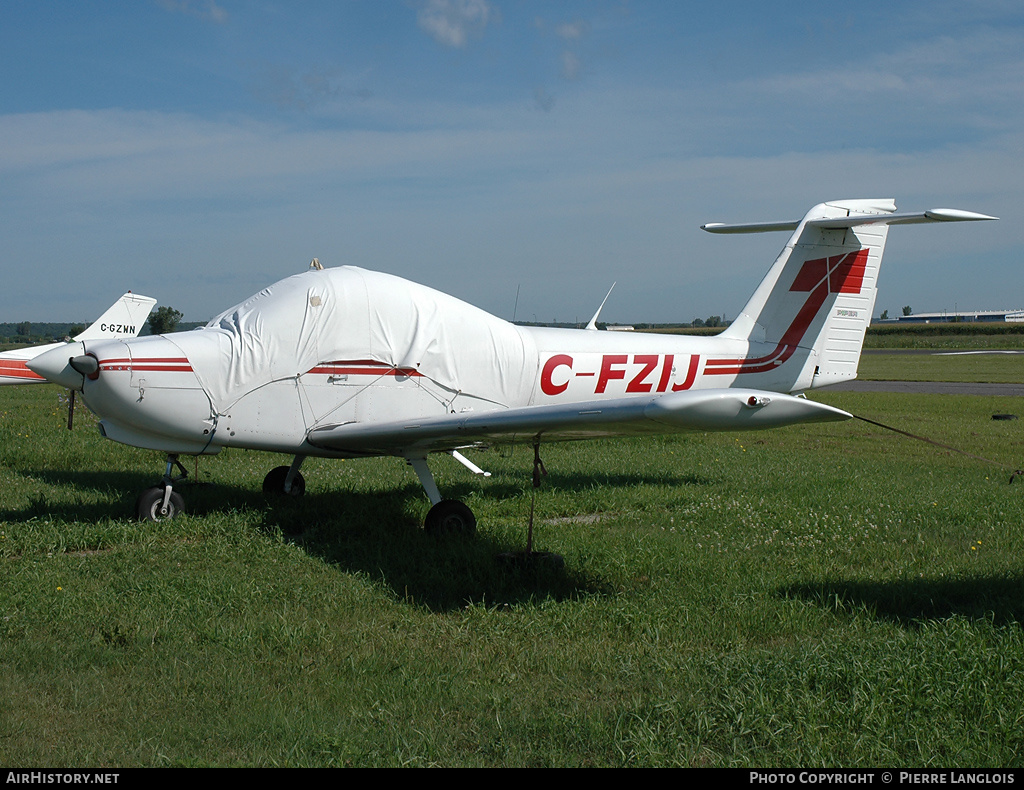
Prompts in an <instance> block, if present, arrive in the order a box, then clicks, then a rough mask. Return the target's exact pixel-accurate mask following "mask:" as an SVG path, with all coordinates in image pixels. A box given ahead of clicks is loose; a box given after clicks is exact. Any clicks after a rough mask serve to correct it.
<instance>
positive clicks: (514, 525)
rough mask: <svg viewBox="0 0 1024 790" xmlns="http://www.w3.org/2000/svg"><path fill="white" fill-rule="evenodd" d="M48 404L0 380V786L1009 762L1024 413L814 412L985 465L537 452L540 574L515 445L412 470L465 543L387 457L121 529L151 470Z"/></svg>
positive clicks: (984, 403) (857, 433)
mask: <svg viewBox="0 0 1024 790" xmlns="http://www.w3.org/2000/svg"><path fill="white" fill-rule="evenodd" d="M867 359H869V358H866V361H867ZM922 364H923V363H922ZM933 364H940V363H938V362H935V363H933ZM963 364H973V363H970V362H965V363H963ZM880 377H881V378H885V377H887V376H880ZM1018 380H1019V379H1018ZM60 397H61V393H60V392H59V391H58V390H57V389H56V388H53V387H50V386H36V387H24V388H3V389H0V763H2V764H3V765H6V766H48V767H73V766H89V767H100V766H112V767H130V766H164V765H173V766H191V765H204V766H207V765H209V766H270V765H275V766H346V765H350V766H399V765H408V766H427V765H440V766H761V767H793V766H807V767H815V766H842V767H854V766H865V767H888V766H914V767H928V766H947V767H966V766H970V767H981V766H1002V767H1008V766H1020V765H1021V764H1022V762H1024V760H1022V758H1021V754H1024V708H1022V707H1021V704H1020V700H1021V699H1022V698H1024V638H1022V630H1021V622H1022V619H1024V566H1022V561H1021V558H1022V556H1024V535H1022V528H1021V525H1022V524H1024V479H1018V480H1017V482H1015V483H1014V484H1012V485H1008V479H1009V476H1010V475H1009V472H1010V470H1008V469H1007V468H1006V467H1004V466H1002V465H1008V466H1009V467H1010V468H1011V469H1012V468H1017V467H1021V466H1024V409H1022V408H1021V404H1020V403H1019V401H1018V400H1017V399H998V398H987V397H948V396H903V395H889V394H860V393H822V394H814V395H813V397H815V398H816V399H819V400H823V401H827V402H829V403H831V404H833V405H836V406H839V407H841V408H844V409H847V410H850V411H852V412H854V413H856V414H858V415H863V416H865V417H870V418H872V419H876V420H879V421H881V422H885V423H887V424H891V425H895V426H897V427H900V428H902V429H904V430H908V431H911V432H913V433H917V434H924V435H928V436H931V437H934V438H936V439H938V440H939V441H942V442H944V443H947V444H951V445H954V446H957V447H960V448H962V449H964V450H965V451H967V452H971V453H974V454H976V455H980V456H984V457H986V458H990V459H992V461H993V463H984V462H980V461H977V460H973V459H971V458H967V457H964V456H961V455H958V454H955V453H949V452H947V451H943V450H939V449H936V448H935V447H932V446H929V445H926V444H923V443H920V442H914V441H912V440H909V439H907V438H904V437H901V436H898V435H895V434H892V433H889V432H886V431H883V430H881V429H878V428H875V427H873V426H870V425H867V424H865V423H862V422H859V421H850V422H845V423H834V424H829V425H821V426H804V427H796V428H789V429H783V430H778V431H773V432H763V433H756V434H709V435H685V436H672V437H666V438H657V439H647V440H630V441H620V442H611V441H608V442H603V441H602V442H592V443H581V444H567V445H559V446H556V445H551V446H547V447H544V448H542V450H543V458H544V461H545V464H546V466H547V468H548V470H549V473H550V474H549V476H548V477H547V478H545V479H544V482H543V486H542V488H541V489H540V491H539V492H538V494H537V498H536V509H537V519H538V521H537V527H536V530H537V538H536V540H537V548H539V549H542V550H546V551H551V552H557V553H558V554H560V555H561V556H562V557H563V558H564V567H561V568H559V567H557V566H556V565H540V566H538V567H535V568H530V569H520V568H515V567H510V566H509V565H507V564H506V563H504V562H502V561H501V560H500V559H499V557H498V555H499V554H500V553H502V552H506V551H510V550H515V549H519V548H522V547H523V544H524V541H525V533H526V523H527V519H528V514H529V507H530V496H531V489H530V472H531V468H532V452H531V451H530V450H529V449H528V448H518V449H516V450H515V451H514V452H511V453H504V454H499V453H497V452H487V453H475V454H473V456H472V457H473V459H474V460H475V461H477V462H478V463H479V464H481V465H482V466H484V467H485V468H487V469H488V470H490V471H492V472H493V477H491V478H490V479H489V480H486V481H480V480H478V479H477V478H473V477H471V476H470V475H469V474H468V473H466V472H465V470H464V469H463V468H462V467H461V466H459V465H458V464H456V463H455V462H454V461H452V460H451V459H449V458H446V457H442V458H439V459H438V460H437V461H436V462H434V466H435V468H436V473H437V477H438V483H439V485H440V486H441V489H442V491H443V492H445V493H447V494H450V495H452V496H456V497H459V498H462V499H464V500H466V501H467V502H468V503H469V504H470V505H471V507H473V509H474V511H475V512H476V513H477V516H478V519H479V521H480V528H479V534H478V536H477V538H476V540H474V541H472V542H469V543H464V542H459V541H454V542H444V541H440V542H439V541H435V540H431V539H428V538H427V536H426V535H424V534H423V532H422V530H421V529H420V528H419V526H418V525H419V523H421V520H422V518H423V516H424V514H425V513H426V510H427V507H428V503H427V500H426V498H425V496H424V495H423V493H422V491H421V489H420V487H419V485H418V483H417V482H416V478H415V475H414V474H413V473H412V471H411V470H410V469H408V468H407V467H406V466H405V465H404V464H403V463H402V462H400V461H397V460H392V459H377V460H369V461H345V462H327V461H316V460H310V461H308V462H307V464H306V466H305V467H304V468H303V473H304V475H305V477H306V481H307V493H306V496H305V497H304V498H303V499H302V500H300V501H293V502H286V503H284V504H282V505H276V506H275V505H269V504H267V503H266V502H265V501H264V500H263V497H262V494H261V493H260V484H261V481H262V478H263V475H264V474H265V473H266V471H267V470H268V469H270V468H271V467H272V466H275V465H277V464H279V463H281V462H282V459H281V458H280V457H275V456H270V455H265V454H260V453H247V452H241V451H226V452H224V453H222V454H221V455H220V456H218V457H216V458H209V459H202V460H201V461H200V462H199V466H198V472H199V481H198V482H197V483H193V484H189V485H184V486H182V487H181V488H180V490H181V492H182V493H183V494H184V496H185V500H186V504H187V506H188V508H189V513H188V514H187V515H185V516H184V517H182V518H180V519H178V520H175V521H173V522H170V523H163V524H159V525H152V524H140V523H137V522H135V521H134V519H133V518H132V517H131V514H132V512H133V502H134V499H135V496H136V494H137V493H138V490H139V489H141V488H143V487H145V486H148V485H152V484H153V483H155V482H156V481H157V479H158V478H159V475H160V474H161V473H162V459H161V457H160V456H159V454H157V453H152V452H144V451H139V450H135V449H132V448H127V447H122V446H119V445H115V444H113V443H111V442H108V441H105V440H102V439H100V437H99V436H98V435H97V434H96V432H95V429H94V428H93V427H92V425H91V421H90V420H89V419H88V418H87V417H86V416H85V413H84V410H80V411H79V412H78V414H77V415H76V417H77V422H78V424H77V426H76V429H75V431H73V432H70V433H69V432H68V431H67V430H65V428H64V427H63V421H64V417H65V415H64V411H63V407H62V406H61V404H60V402H59V401H60ZM996 413H1017V414H1020V415H1021V417H1022V419H1020V420H1012V421H996V420H992V418H991V417H992V415H993V414H996ZM285 460H286V459H285ZM188 466H189V468H190V469H192V462H191V460H189V461H188ZM292 532H298V533H299V534H298V535H297V536H296V537H287V536H286V535H287V534H288V533H292Z"/></svg>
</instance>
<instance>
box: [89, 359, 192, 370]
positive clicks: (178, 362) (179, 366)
mask: <svg viewBox="0 0 1024 790" xmlns="http://www.w3.org/2000/svg"><path fill="white" fill-rule="evenodd" d="M100 370H131V371H147V372H148V371H165V372H179V373H191V372H192V364H191V363H190V362H189V361H188V359H186V358H185V357H136V358H132V357H112V358H111V359H101V360H100Z"/></svg>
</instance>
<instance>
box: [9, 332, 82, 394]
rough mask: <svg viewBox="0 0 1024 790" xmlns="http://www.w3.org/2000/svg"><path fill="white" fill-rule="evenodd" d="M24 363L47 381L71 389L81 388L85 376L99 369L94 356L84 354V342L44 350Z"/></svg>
mask: <svg viewBox="0 0 1024 790" xmlns="http://www.w3.org/2000/svg"><path fill="white" fill-rule="evenodd" d="M26 364H27V365H28V369H29V370H31V371H32V372H33V373H37V374H38V375H40V376H42V377H43V378H44V379H46V380H47V381H52V382H53V383H54V384H60V385H61V386H62V387H67V388H68V389H72V390H80V389H82V386H83V385H84V384H85V377H86V376H88V375H95V374H96V373H97V372H98V371H99V362H97V361H96V357H93V356H91V355H88V354H86V353H85V343H81V342H79V343H68V344H67V345H64V346H61V347H59V348H54V349H50V350H49V351H44V352H43V353H42V354H40V355H39V356H37V357H35V358H34V359H30V360H29V361H28V362H27V363H26Z"/></svg>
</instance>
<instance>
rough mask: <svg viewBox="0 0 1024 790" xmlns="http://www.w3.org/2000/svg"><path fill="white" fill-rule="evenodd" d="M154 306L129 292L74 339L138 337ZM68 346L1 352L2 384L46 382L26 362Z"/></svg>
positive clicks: (48, 344) (152, 301)
mask: <svg viewBox="0 0 1024 790" xmlns="http://www.w3.org/2000/svg"><path fill="white" fill-rule="evenodd" d="M155 304H156V299H151V298H150V297H148V296H140V295H138V294H133V293H132V292H131V291H129V292H128V293H126V294H125V295H124V296H122V297H121V298H120V299H118V300H117V301H116V302H114V304H112V305H111V306H110V307H109V308H107V311H106V312H105V313H104V314H103V315H101V316H100V317H99V318H97V319H96V320H95V321H94V322H93V323H92V324H90V325H89V328H88V329H86V330H85V331H84V332H82V333H81V334H79V335H75V337H74V340H75V341H78V342H84V341H87V340H89V341H92V340H112V339H116V338H123V337H135V336H136V335H138V334H139V332H140V331H141V330H142V327H143V325H144V324H145V323H146V318H147V317H148V316H149V313H150V311H151V310H152V309H153V305H155ZM66 345H67V343H63V342H62V343H46V344H44V345H41V346H28V347H27V348H17V349H14V350H13V351H4V352H3V353H0V385H5V384H41V383H43V382H45V381H46V379H45V378H43V377H42V376H40V375H39V374H38V373H36V372H34V371H32V370H30V369H29V368H28V367H27V364H26V363H28V362H29V361H30V360H32V359H35V358H36V357H37V356H39V355H40V354H43V353H45V352H47V351H50V350H51V349H54V348H62V347H64V346H66Z"/></svg>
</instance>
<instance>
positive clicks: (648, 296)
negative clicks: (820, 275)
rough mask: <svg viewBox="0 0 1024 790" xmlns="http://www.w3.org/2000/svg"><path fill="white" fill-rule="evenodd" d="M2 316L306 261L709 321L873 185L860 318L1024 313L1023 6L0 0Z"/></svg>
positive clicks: (542, 303)
mask: <svg viewBox="0 0 1024 790" xmlns="http://www.w3.org/2000/svg"><path fill="white" fill-rule="evenodd" d="M0 20H2V24H0V68H2V69H3V74H4V80H3V89H2V91H0V221H2V236H3V243H2V245H0V270H2V272H3V279H4V288H3V289H2V290H0V321H22V320H34V321H57V320H74V321H85V320H89V319H91V318H93V317H95V316H96V315H98V314H99V312H100V311H101V310H102V309H104V308H105V307H107V306H108V305H109V304H110V303H111V302H113V300H114V299H115V298H116V297H117V296H118V295H120V294H121V293H122V292H123V291H124V290H129V289H130V290H134V291H136V292H139V293H144V294H147V295H150V296H154V297H156V298H157V299H158V300H159V303H160V304H164V305H170V306H173V307H175V308H177V309H178V310H181V311H182V312H183V313H184V314H185V317H186V320H193V321H202V320H206V319H208V318H210V317H211V316H212V315H214V314H215V313H217V312H219V311H220V310H222V309H224V308H226V307H228V306H230V305H231V304H234V303H235V302H238V301H240V300H241V299H243V298H245V297H246V296H248V295H249V294H251V293H253V292H255V291H257V290H259V289H260V288H262V287H264V286H266V285H268V284H270V283H272V282H274V281H275V280H278V279H281V278H282V277H285V276H288V275H291V274H293V273H296V272H299V271H302V270H304V269H305V268H306V266H307V265H308V263H309V260H310V259H311V258H313V257H314V256H315V257H318V258H319V259H320V261H321V262H322V263H323V264H324V265H326V266H338V265H342V264H354V265H358V266H363V267H366V268H371V269H379V270H383V271H387V272H391V273H394V274H398V275H401V276H405V277H409V278H410V279H414V280H417V281H419V282H422V283H425V284H427V285H430V286H433V287H435V288H439V289H441V290H444V291H447V292H449V293H453V294H455V295H456V296H459V297H460V298H463V299H466V300H467V301H470V302H472V303H474V304H476V305H478V306H480V307H483V308H484V309H486V310H489V311H491V312H493V313H495V314H497V315H500V316H502V317H505V318H511V317H512V311H513V307H514V305H515V304H516V293H517V290H518V292H519V301H518V307H517V308H516V310H517V317H518V318H520V319H524V320H533V319H534V318H537V319H539V320H552V319H558V320H568V321H571V320H576V319H579V320H583V321H586V320H587V319H588V318H589V317H590V315H591V314H592V313H593V311H594V310H595V309H596V307H597V305H598V304H599V303H600V301H601V299H602V298H603V297H604V294H605V292H606V291H607V289H608V287H609V286H610V285H611V284H612V282H616V281H617V283H618V285H617V286H616V289H615V291H614V293H613V294H612V297H611V299H609V301H608V304H607V306H606V307H605V310H604V313H603V314H602V317H603V318H605V319H607V320H610V321H619V322H637V321H690V320H692V319H693V318H694V317H702V318H703V317H707V316H709V315H721V314H725V315H726V316H727V317H731V316H734V315H735V314H736V312H737V311H738V310H739V309H740V307H742V305H743V303H744V302H745V301H746V299H747V297H748V296H749V295H750V293H751V292H752V291H753V289H754V287H755V286H756V284H757V282H758V281H759V279H760V277H761V276H762V275H763V273H764V271H765V270H766V268H767V266H768V265H769V264H770V263H771V261H772V260H773V259H774V257H775V255H776V254H777V252H778V250H779V249H780V248H781V246H782V245H783V244H784V242H785V238H784V234H765V235H757V236H749V237H713V236H710V235H708V234H706V233H704V232H702V231H701V230H699V226H700V225H701V224H703V223H705V222H710V221H719V222H730V221H736V222H748V221H758V220H788V219H797V218H798V217H800V216H802V214H803V212H804V211H806V209H808V208H809V207H810V206H812V205H814V204H815V203H819V202H821V201H824V200H829V199H837V198H854V197H894V198H895V199H896V201H897V204H898V205H899V207H900V208H901V209H904V210H918V209H925V208H932V207H956V208H965V209H970V210H975V211H981V212H984V213H988V214H995V215H998V216H1000V217H1002V218H1003V219H1002V220H1001V221H1000V222H998V223H969V224H963V225H955V226H912V227H905V228H895V229H894V230H893V232H892V233H891V234H890V241H889V245H888V251H887V255H886V259H885V264H884V266H883V271H882V276H881V281H880V294H879V300H878V305H877V309H876V312H880V311H881V310H882V309H888V310H889V312H890V314H892V313H898V312H899V309H900V308H901V307H902V306H903V305H905V304H910V305H911V306H913V307H914V308H915V309H916V310H919V311H925V310H928V311H931V310H944V309H948V310H952V309H954V308H959V309H1004V308H1021V307H1024V288H1022V286H1024V276H1022V275H1021V271H1020V266H1021V255H1020V250H1021V245H1022V241H1024V239H1022V235H1024V234H1022V231H1021V227H1022V226H1021V223H1020V221H1019V220H1018V219H1017V217H1018V214H1019V210H1020V209H1021V208H1022V206H1024V10H1022V7H1021V5H1020V3H1019V2H1009V1H1006V2H1004V1H1003V0H987V1H978V2H970V0H967V1H964V0H960V2H945V1H944V0H934V1H933V2H917V1H916V0H904V1H902V2H898V3H893V2H872V1H871V0H866V1H862V2H859V3H856V4H835V3H821V2H788V3H784V4H782V3H773V4H769V3H763V2H749V3H748V2H727V1H724V2H720V3H715V4H709V3H682V2H667V1H663V2H635V1H628V0H590V1H589V2H582V1H579V2H576V1H573V0H564V1H563V2H557V3H552V2H544V3H541V2H530V1H529V0H393V1H392V0H373V1H372V2H371V0H333V1H332V2H317V1H316V0H309V1H308V2H301V0H289V1H288V2H284V1H283V0H282V1H280V2H278V1H277V0H245V2H241V0H239V1H238V2H235V1H234V0H131V1H130V2H129V1H128V0H125V1H123V2H119V1H117V0H96V2H91V3H70V2H50V1H48V0H30V1H29V0H25V1H22V0H0Z"/></svg>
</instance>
